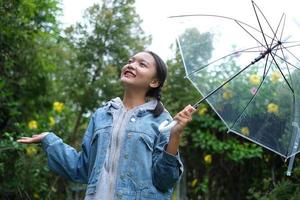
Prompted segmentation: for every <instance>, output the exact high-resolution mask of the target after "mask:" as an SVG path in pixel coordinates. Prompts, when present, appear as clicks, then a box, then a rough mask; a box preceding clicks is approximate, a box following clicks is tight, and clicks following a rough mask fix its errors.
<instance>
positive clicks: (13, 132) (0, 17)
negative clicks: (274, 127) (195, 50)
mask: <svg viewBox="0 0 300 200" xmlns="http://www.w3.org/2000/svg"><path fill="white" fill-rule="evenodd" d="M58 3H59V1H58V0H47V1H45V0H42V1H41V0H0V199H80V198H82V196H83V195H84V187H85V186H84V185H78V184H74V183H71V182H68V181H66V180H64V179H62V178H60V177H58V176H56V175H55V174H53V173H52V172H50V171H49V170H48V168H47V161H46V158H45V154H44V152H42V151H41V148H40V147H39V145H20V144H18V143H16V142H15V141H16V139H17V138H19V137H21V136H31V135H33V134H36V133H40V132H42V131H54V132H55V133H57V134H58V135H59V136H60V137H62V138H63V139H64V141H65V142H66V143H68V144H71V145H72V146H74V147H75V148H77V149H78V150H80V143H81V138H82V136H83V133H84V131H85V128H86V126H87V121H88V119H89V116H90V115H91V113H92V112H93V111H94V110H95V109H96V108H97V107H99V106H101V105H102V104H103V103H104V102H105V101H107V100H109V99H111V98H113V97H115V96H122V88H121V87H120V84H119V82H118V76H119V73H120V69H121V67H122V66H123V64H124V63H126V61H127V59H128V57H129V56H130V55H133V54H134V53H135V52H137V51H140V50H143V49H145V48H147V46H148V45H149V44H150V43H151V37H150V36H147V35H146V34H145V33H144V32H143V30H142V29H141V27H140V23H141V20H140V18H139V16H138V15H137V13H136V12H135V8H134V1H133V0H114V1H113V0H104V1H102V3H101V4H99V5H94V6H92V7H90V8H89V9H88V10H87V11H86V13H85V16H84V21H83V22H82V23H78V24H76V25H75V26H71V27H68V28H66V29H65V30H62V28H61V26H60V24H59V21H57V17H58V16H59V15H60V13H61V10H60V9H59V7H58ZM194 34H200V33H194ZM171 48H172V49H173V50H174V58H173V59H170V60H168V61H167V63H168V66H169V75H168V81H167V83H166V86H165V88H164V95H163V101H164V104H165V106H166V107H167V108H168V110H169V111H170V113H171V114H172V115H174V114H175V113H176V112H177V111H178V110H180V109H181V108H183V107H184V106H185V105H187V104H190V103H193V102H195V101H196V100H198V99H199V98H200V95H199V94H198V92H197V91H196V90H195V89H194V88H193V87H192V86H191V84H190V83H189V82H188V81H187V80H186V79H184V75H183V74H184V69H183V67H182V61H181V58H180V55H179V53H178V48H177V46H176V45H175V44H174V45H173V47H171ZM209 51H210V49H209V46H208V47H207V48H206V49H203V55H200V56H203V57H202V58H203V59H205V56H207V55H209ZM181 156H182V158H183V161H184V164H185V174H184V176H183V178H182V180H181V183H180V184H177V186H176V191H175V192H174V196H173V199H263V200H265V199H299V195H300V192H299V178H300V167H299V166H300V165H299V161H298V159H296V163H295V166H296V167H295V168H294V173H293V176H292V177H286V176H285V175H284V172H285V170H286V168H287V166H286V164H285V163H284V162H283V160H282V159H281V158H280V157H278V156H276V155H274V154H272V153H269V152H267V151H266V150H263V149H261V148H260V147H257V146H256V145H254V144H251V143H248V142H246V141H245V140H243V139H241V138H239V137H236V136H234V135H232V134H226V128H225V127H224V125H223V124H222V123H221V121H220V120H219V119H218V117H217V116H216V115H215V114H214V112H213V111H212V110H211V109H210V108H209V106H208V105H207V104H202V105H201V107H200V108H199V112H198V113H196V114H195V115H194V120H193V122H192V123H191V124H190V125H189V127H188V128H187V129H186V131H185V134H184V137H183V140H182V143H181Z"/></svg>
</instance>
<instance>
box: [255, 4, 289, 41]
mask: <svg viewBox="0 0 300 200" xmlns="http://www.w3.org/2000/svg"><path fill="white" fill-rule="evenodd" d="M252 4H253V5H255V7H256V8H257V9H258V10H259V12H260V14H261V15H262V16H263V18H264V19H265V21H266V22H267V24H268V26H269V28H270V29H271V31H272V32H273V34H274V37H273V39H272V42H271V45H270V46H272V44H273V42H274V38H276V41H278V38H277V32H278V29H279V27H280V24H281V22H282V19H283V18H284V25H285V14H284V13H282V15H281V18H280V21H279V23H278V26H277V28H276V31H275V32H274V30H273V28H272V26H271V25H270V23H269V21H268V20H267V18H266V16H265V15H264V13H263V12H262V11H261V9H260V8H259V7H258V5H257V4H256V3H255V2H254V1H252ZM257 18H258V16H257ZM258 20H259V19H258ZM284 25H283V29H284ZM283 29H282V32H281V37H282V34H283ZM281 37H280V38H281Z"/></svg>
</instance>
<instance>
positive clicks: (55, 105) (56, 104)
mask: <svg viewBox="0 0 300 200" xmlns="http://www.w3.org/2000/svg"><path fill="white" fill-rule="evenodd" d="M63 108H64V103H61V102H58V101H55V102H54V103H53V110H55V111H56V112H58V113H60V112H61V111H62V109H63Z"/></svg>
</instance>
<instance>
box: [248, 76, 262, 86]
mask: <svg viewBox="0 0 300 200" xmlns="http://www.w3.org/2000/svg"><path fill="white" fill-rule="evenodd" d="M249 81H250V83H251V84H252V85H259V83H260V77H259V76H258V75H256V74H252V75H250V77H249Z"/></svg>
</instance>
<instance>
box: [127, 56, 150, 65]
mask: <svg viewBox="0 0 300 200" xmlns="http://www.w3.org/2000/svg"><path fill="white" fill-rule="evenodd" d="M131 59H134V60H136V59H137V58H136V57H134V56H132V57H131ZM138 60H140V62H145V63H147V65H150V63H149V62H148V61H147V60H145V59H143V58H138Z"/></svg>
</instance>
